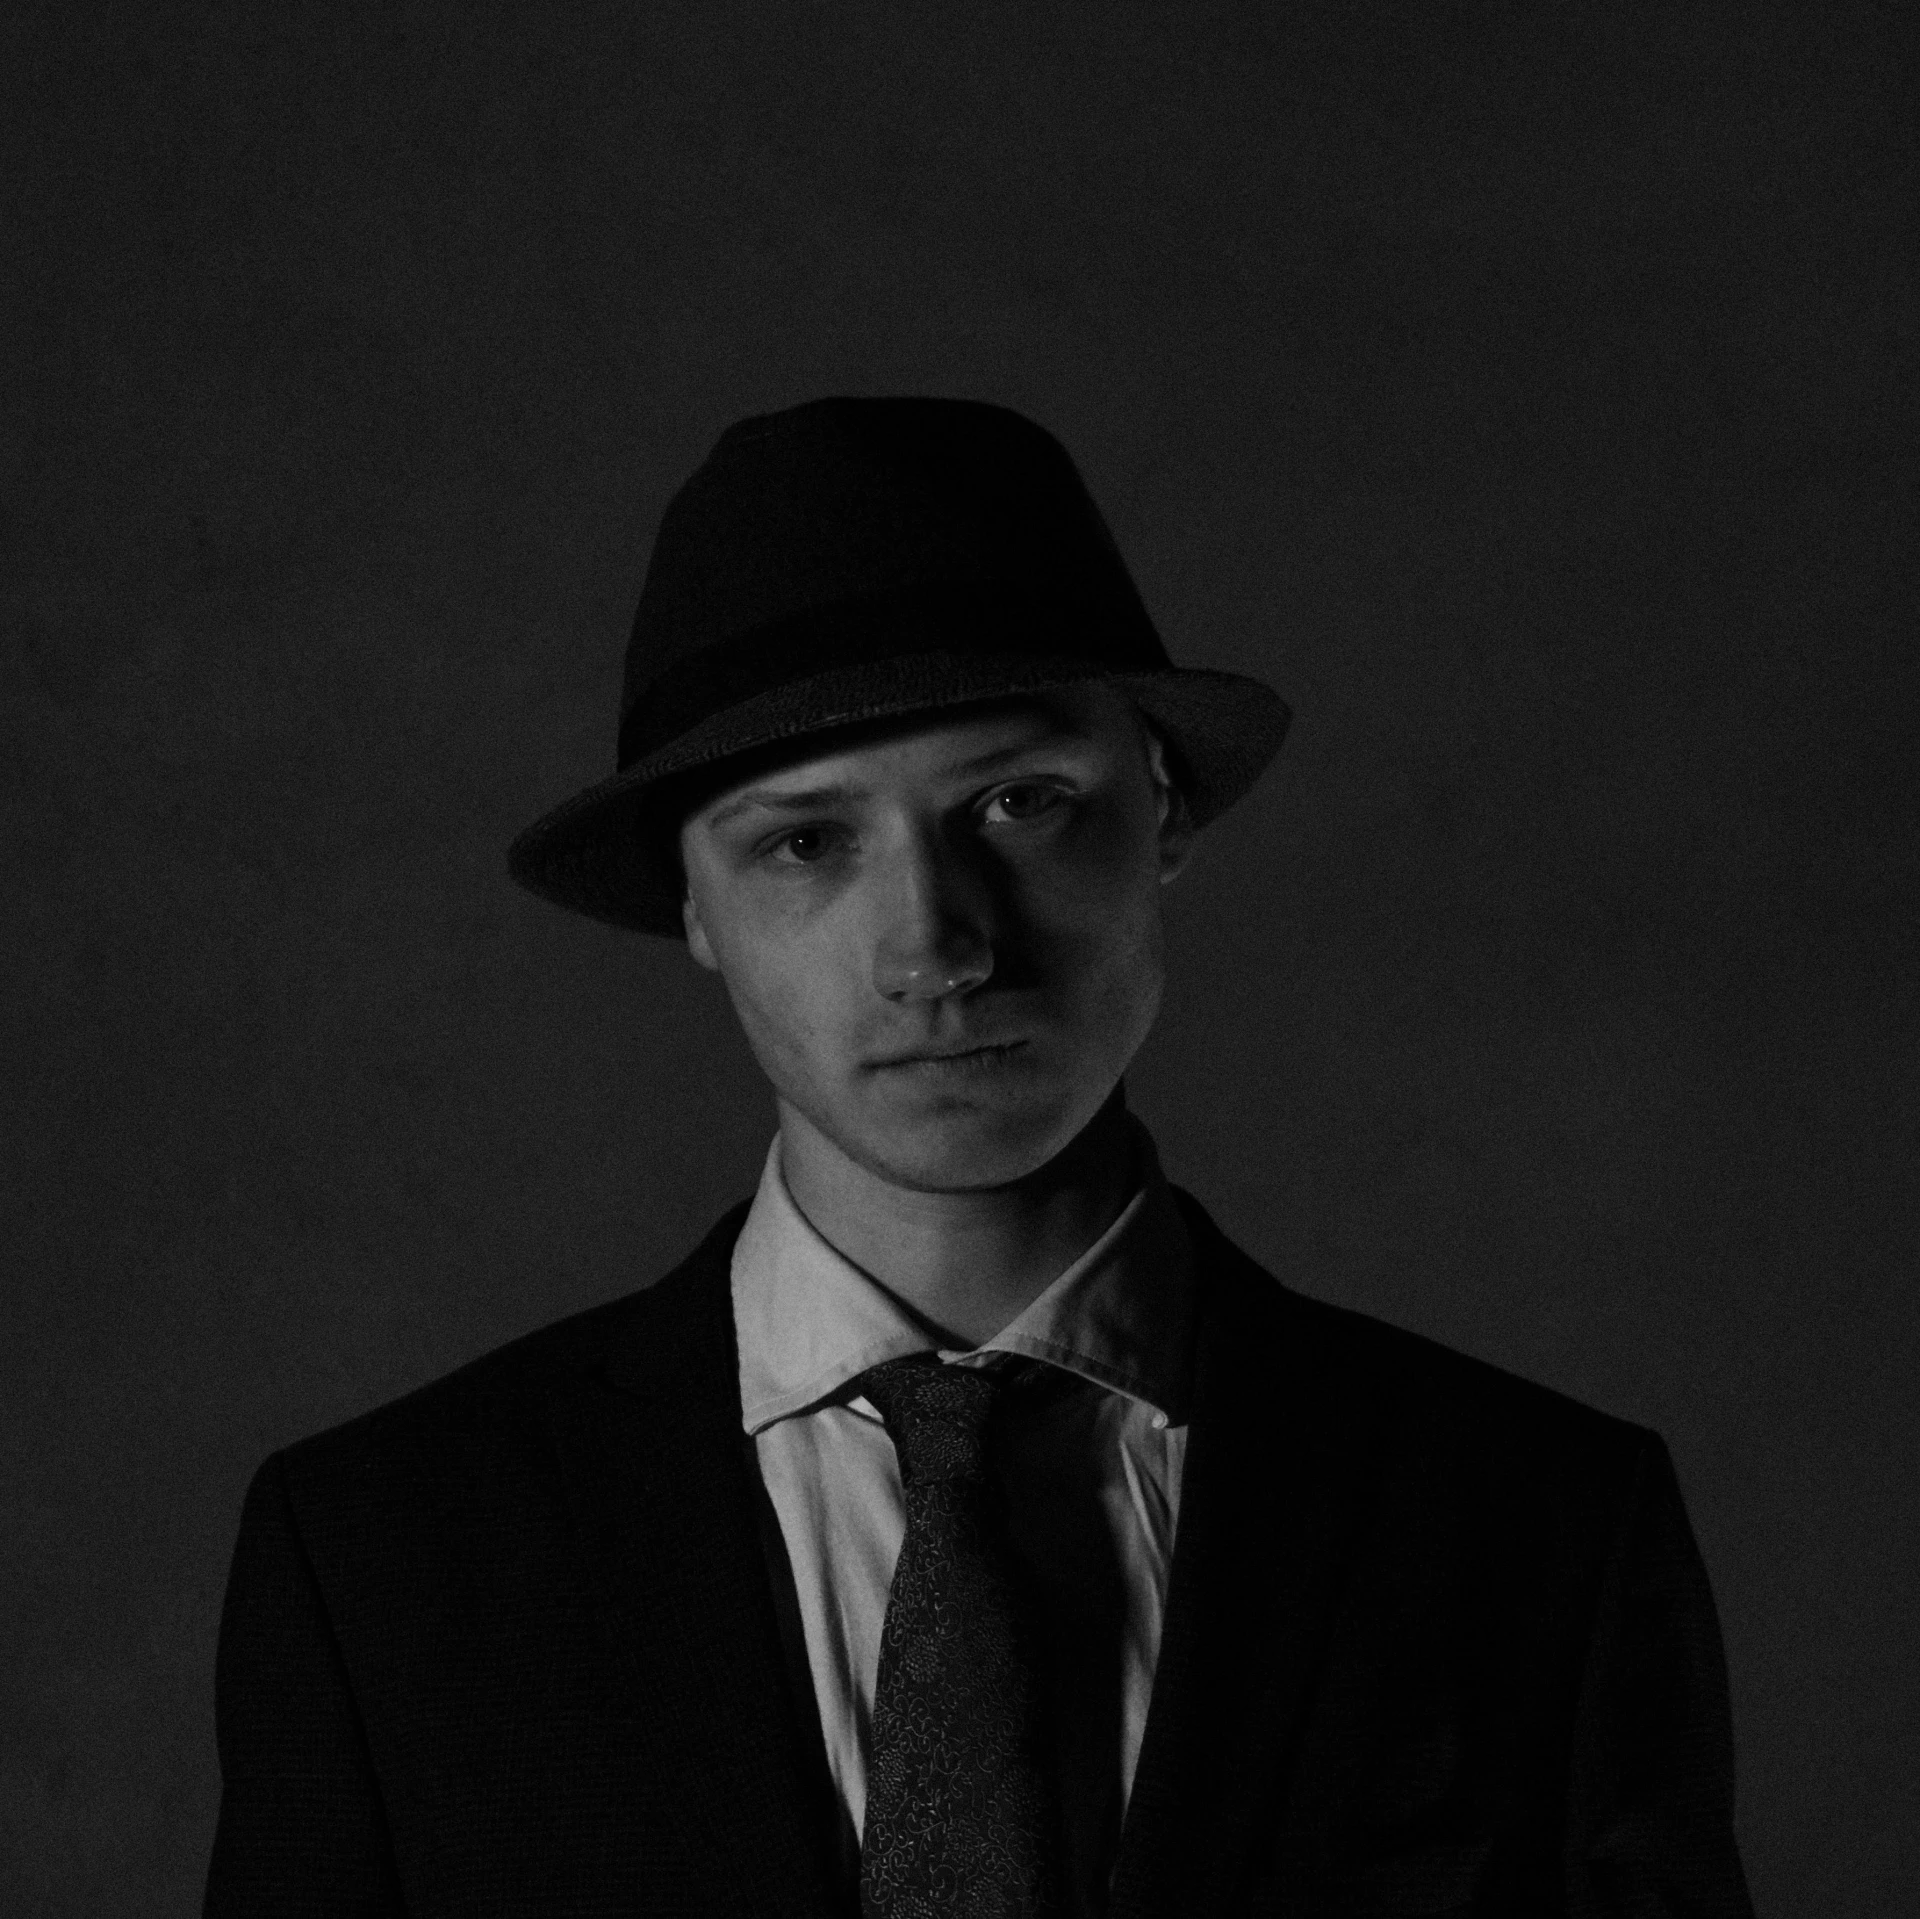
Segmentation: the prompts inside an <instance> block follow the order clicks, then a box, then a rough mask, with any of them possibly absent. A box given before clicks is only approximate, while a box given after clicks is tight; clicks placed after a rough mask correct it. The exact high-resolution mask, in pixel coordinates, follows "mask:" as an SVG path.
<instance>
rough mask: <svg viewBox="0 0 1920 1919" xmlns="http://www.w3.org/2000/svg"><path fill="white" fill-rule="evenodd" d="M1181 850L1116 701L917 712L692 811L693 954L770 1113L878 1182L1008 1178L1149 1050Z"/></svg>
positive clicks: (766, 771) (1056, 1143)
mask: <svg viewBox="0 0 1920 1919" xmlns="http://www.w3.org/2000/svg"><path fill="white" fill-rule="evenodd" d="M819 748H824V750H818V749H819ZM1191 841H1192V830H1191V828H1190V826H1189V825H1188V823H1187V817H1186V810H1185V807H1184V805H1183V804H1182V803H1181V800H1180V797H1179V795H1178V793H1177V791H1176V790H1175V789H1174V787H1173V785H1172V783H1171V781H1170V779H1169V777H1168V774H1167V768H1166V761H1165V756H1164V753H1163V750H1162V748H1161V746H1160V743H1159V741H1158V740H1157V738H1155V737H1154V735H1153V734H1152V733H1151V731H1150V730H1149V729H1148V728H1147V726H1146V725H1145V723H1144V722H1143V721H1142V720H1141V719H1140V717H1139V715H1138V713H1137V712H1136V710H1135V709H1134V707H1133V706H1132V705H1131V703H1130V702H1129V701H1127V700H1126V699H1125V698H1124V697H1123V696H1122V695H1121V694H1120V693H1118V692H1117V691H1115V690H1114V689H1113V688H1111V687H1108V686H1105V685H1103V684H1100V683H1097V682H1095V683H1090V684H1087V685H1082V686H1076V687H1070V688H1065V689H1061V690H1058V691H1055V692H1051V693H1046V694H1041V695H1033V696H1027V697H1022V698H1020V699H1015V700H1005V701H998V702H994V703H993V704H991V705H988V706H980V707H969V708H965V709H960V710H957V711H952V712H944V713H941V714H939V715H937V716H924V715H923V716H919V717H917V718H915V719H911V720H908V721H903V722H900V723H897V724H893V725H890V726H888V727H886V728H884V729H871V730H869V731H866V732H863V733H862V734H861V735H860V736H858V737H856V738H854V739H851V740H849V739H846V738H841V739H838V740H829V741H824V742H818V743H817V746H816V750H815V751H813V752H811V753H810V754H808V755H807V756H806V757H804V758H802V757H797V756H796V757H794V758H791V759H789V760H787V761H786V762H784V763H782V764H780V765H778V766H775V767H766V766H761V767H758V768H756V769H754V770H753V771H752V772H750V773H747V774H745V775H744V776H743V777H741V778H738V779H736V780H735V781H734V782H733V783H732V784H731V785H729V786H727V787H726V788H725V789H724V790H722V791H720V792H718V793H716V794H712V795H710V796H708V797H706V798H705V799H704V800H703V801H702V802H701V803H700V804H699V805H698V806H697V808H696V809H695V810H694V811H693V812H692V813H691V815H690V816H689V817H688V818H687V819H686V820H685V821H684V823H683V824H682V827H681V831H680V853H681V859H682V862H683V866H684V869H685V872H686V877H687V898H686V905H685V918H686V930H687V944H688V948H689V950H690V951H691V953H692V954H693V956H694V958H695V960H696V961H698V962H699V963H700V964H701V965H703V966H706V967H709V968H711V969H712V970H714V971H716V972H717V973H719V975H720V977H721V979H722V980H723V982H724V983H725V986H726V989H727V992H728V995H729V997H730V998H731V1000H732V1003H733V1006H734V1009H735V1011H736V1012H737V1014H738V1016H739V1018H740V1022H741V1025H742V1027H743V1029H744V1030H745V1033H746V1036H747V1040H748V1043H749V1044H750V1045H751V1046H752V1048H753V1051H754V1055H755V1057H756V1058H757V1059H758V1060H759V1062H760V1065H761V1068H762V1070H763V1071H764V1072H765V1073H766V1075H767V1077H768V1079H769V1080H770V1081H771V1082H772V1084H773V1087H774V1090H775V1092H776V1094H777V1095H778V1097H779V1099H780V1101H781V1102H782V1106H783V1111H784V1110H785V1109H791V1111H792V1112H794V1113H797V1114H798V1115H801V1116H802V1117H803V1118H804V1120H805V1121H806V1122H807V1123H808V1124H810V1125H811V1127H812V1128H813V1129H815V1130H816V1131H817V1132H818V1133H819V1134H821V1135H822V1136H823V1137H824V1138H825V1139H827V1140H829V1141H831V1142H832V1144H833V1145H834V1146H835V1147H836V1148H838V1150H839V1151H840V1152H842V1153H844V1154H846V1155H847V1156H848V1157H850V1158H851V1159H853V1160H854V1161H856V1162H857V1163H858V1164H860V1165H861V1166H863V1167H865V1168H867V1169H868V1170H869V1171H870V1172H872V1173H875V1174H877V1175H878V1176H880V1177H881V1178H883V1179H886V1180H888V1181H889V1182H890V1183H893V1184H897V1185H902V1186H907V1187H913V1188H918V1189H921V1190H929V1191H938V1190H956V1189H960V1188H979V1187H986V1186H1001V1185H1006V1184H1010V1183H1011V1182H1012V1181H1014V1180H1017V1179H1021V1178H1024V1177H1026V1176H1027V1175H1028V1174H1030V1173H1032V1172H1033V1171H1035V1170H1036V1169H1037V1168H1039V1167H1041V1166H1043V1165H1045V1164H1046V1163H1047V1162H1048V1161H1049V1160H1050V1159H1051V1158H1052V1157H1053V1156H1054V1155H1055V1154H1057V1153H1059V1152H1060V1151H1061V1150H1062V1149H1063V1148H1064V1147H1065V1146H1066V1145H1067V1144H1068V1143H1069V1142H1070V1141H1071V1140H1072V1139H1073V1138H1074V1137H1075V1135H1076V1134H1077V1133H1078V1132H1079V1131H1080V1130H1081V1128H1082V1127H1084V1126H1085V1125H1086V1124H1087V1123H1088V1121H1089V1120H1090V1119H1091V1118H1092V1117H1093V1115H1094V1114H1095V1113H1096V1112H1097V1111H1098V1110H1099V1109H1100V1107H1101V1106H1102V1104H1103V1103H1104V1102H1105V1100H1106V1099H1107V1097H1108V1095H1109V1094H1110V1093H1111V1092H1112V1090H1113V1087H1114V1086H1115V1084H1116V1083H1117V1082H1118V1080H1119V1078H1120V1075H1121V1073H1122V1072H1123V1071H1124V1070H1125V1068H1126V1065H1127V1062H1128V1061H1129V1060H1130V1059H1131V1058H1132V1057H1133V1055H1134V1053H1135V1052H1136V1051H1137V1050H1138V1048H1139V1045H1140V1043H1141V1041H1142V1040H1143V1039H1144V1038H1145V1037H1146V1034H1147V1031H1148V1029H1149V1027H1150V1026H1151V1025H1152V1023H1153V1017H1154V1014H1155V1012H1156V1011H1157V1009H1158V1006H1159V1000H1160V992H1161V985H1162V977H1163V957H1162V940H1161V922H1160V888H1161V886H1162V885H1163V884H1164V883H1165V882H1166V881H1167V880H1169V879H1171V878H1172V877H1173V876H1174V874H1175V873H1177V872H1178V871H1179V869H1180V866H1181V865H1182V864H1183V862H1184V860H1185V858H1186V855H1187V852H1188V850H1189V848H1190V845H1191Z"/></svg>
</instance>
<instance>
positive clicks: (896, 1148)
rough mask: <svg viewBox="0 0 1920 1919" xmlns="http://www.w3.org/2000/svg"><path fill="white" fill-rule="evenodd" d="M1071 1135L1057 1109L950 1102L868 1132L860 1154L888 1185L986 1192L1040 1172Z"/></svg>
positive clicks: (1068, 1126)
mask: <svg viewBox="0 0 1920 1919" xmlns="http://www.w3.org/2000/svg"><path fill="white" fill-rule="evenodd" d="M889 1117H890V1118H891V1117H892V1116H889ZM1072 1132H1073V1129H1072V1127H1071V1125H1070V1124H1063V1123H1062V1120H1061V1117H1060V1115H1059V1114H1058V1113H1057V1112H1046V1113H1041V1112H1034V1111H1025V1112H1022V1111H1004V1110H1003V1111H995V1110H991V1109H987V1108H983V1107H981V1106H979V1105H969V1104H961V1103H960V1102H957V1101H956V1102H952V1103H950V1104H949V1103H943V1104H942V1105H941V1107H940V1108H939V1109H938V1110H936V1111H932V1112H923V1113H920V1114H916V1115H914V1116H912V1117H910V1118H909V1117H905V1116H902V1117H901V1118H900V1119H899V1121H898V1123H892V1124H883V1125H879V1126H876V1127H873V1128H872V1129H870V1130H868V1131H867V1137H866V1139H865V1140H864V1142H863V1145H864V1147H865V1150H864V1151H863V1152H862V1154H861V1157H862V1158H863V1159H864V1160H865V1161H866V1162H867V1165H868V1166H869V1168H870V1169H871V1170H872V1171H873V1172H875V1173H876V1174H878V1175H879V1177H880V1178H882V1179H884V1180H886V1181H887V1182H888V1183H889V1184H890V1185H894V1186H904V1187H908V1188H910V1189H912V1190H913V1191H916V1192H924V1193H960V1192H984V1191H989V1190H991V1189H993V1188H995V1187H1001V1186H1011V1185H1014V1184H1015V1183H1016V1182H1017V1181H1019V1180H1023V1179H1026V1178H1028V1177H1029V1176H1030V1175H1031V1174H1033V1173H1036V1172H1038V1171H1039V1170H1040V1168H1041V1167H1043V1166H1045V1165H1046V1164H1047V1162H1048V1161H1049V1160H1051V1159H1052V1158H1053V1156H1054V1155H1055V1154H1056V1153H1057V1152H1059V1151H1060V1149H1061V1148H1062V1147H1063V1146H1064V1145H1065V1144H1066V1143H1067V1141H1068V1140H1069V1139H1070V1138H1071V1137H1072Z"/></svg>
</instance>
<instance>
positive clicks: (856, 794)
mask: <svg viewBox="0 0 1920 1919" xmlns="http://www.w3.org/2000/svg"><path fill="white" fill-rule="evenodd" d="M866 797H867V795H866V793H865V791H864V790H863V789H862V788H860V787H857V786H809V787H807V788H805V789H804V790H803V791H799V792H793V793H779V792H768V791H767V790H766V789H765V788H763V787H758V786H750V787H748V788H747V790H746V791H745V792H744V793H736V794H735V795H734V796H733V798H732V799H730V800H729V801H728V802H727V803H726V805H725V806H723V807H721V808H720V810H719V811H718V812H717V813H714V814H712V815H711V816H710V817H709V818H708V820H707V824H708V825H709V826H722V825H724V824H725V823H726V822H727V821H728V820H730V819H732V818H733V817H734V815H735V814H736V813H744V812H746V811H747V809H748V808H749V807H754V806H759V807H764V808H765V809H766V810H767V811H768V812H772V813H804V812H805V811H806V810H807V809H808V808H809V807H814V806H844V805H845V804H846V803H847V801H849V800H863V799H865V798H866Z"/></svg>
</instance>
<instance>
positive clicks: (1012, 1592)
mask: <svg viewBox="0 0 1920 1919" xmlns="http://www.w3.org/2000/svg"><path fill="white" fill-rule="evenodd" d="M859 1385H860V1389H861V1391H863V1392H864V1393H865V1394H866V1396H867V1397H868V1398H869V1399H870V1400H872V1401H873V1403H874V1404H875V1405H876V1406H877V1407H879V1409H880V1412H881V1415H882V1417H883V1418H884V1419H885V1420H886V1422H887V1430H888V1431H889V1432H890V1433H891V1434H892V1436H893V1443H894V1449H895V1450H896V1452H898V1454H899V1456H900V1480H901V1485H902V1488H903V1490H904V1492H905V1495H906V1507H907V1531H906V1537H905V1538H904V1539H903V1540H902V1542H901V1546H900V1558H899V1561H898V1563H897V1564H896V1566H895V1568H894V1574H893V1587H892V1590H891V1591H890V1592H889V1594H888V1596H887V1617H886V1623H885V1625H884V1626H883V1628H882V1629H881V1637H880V1676H879V1681H878V1684H877V1685H876V1687H875V1691H874V1701H873V1736H872V1745H871V1752H870V1756H869V1759H868V1767H867V1816H866V1829H865V1831H864V1833H863V1835H862V1838H861V1847H860V1910H861V1913H862V1915H863V1919H935V1915H939V1919H947V1916H948V1915H966V1919H1054V1915H1057V1914H1058V1913H1059V1912H1060V1911H1061V1909H1062V1895H1061V1889H1060V1886H1061V1881H1060V1870H1059V1864H1058V1860H1057V1856H1056V1855H1057V1852H1058V1816H1059V1815H1058V1811H1057V1802H1056V1798H1055V1790H1054V1780H1053V1777H1052V1774H1051V1772H1050V1770H1049V1765H1048V1748H1047V1738H1046V1732H1045V1720H1044V1708H1043V1687H1042V1683H1041V1677H1040V1662H1039V1657H1038V1628H1037V1622H1036V1620H1035V1618H1034V1615H1033V1611H1032V1605H1031V1601H1030V1599H1029V1596H1028V1594H1027V1592H1026V1589H1025V1585H1024V1582H1023V1578H1022V1573H1021V1568H1020V1567H1019V1565H1018V1564H1017V1562H1016V1561H1015V1560H1014V1558H1013V1555H1012V1552H1011V1550H1010V1549H1009V1547H1008V1545H1007V1541H1006V1537H1005V1523H1004V1519H1003V1517H1002V1514H1001V1512H1000V1496H999V1488H998V1487H997V1486H996V1485H995V1484H994V1483H993V1481H992V1479H991V1478H990V1477H989V1475H988V1471H987V1462H986V1435H987V1422H988V1419H989V1416H990V1415H991V1413H992V1411H993V1406H994V1402H995V1400H996V1399H997V1398H998V1397H999V1394H1000V1391H1001V1386H1000V1382H999V1381H998V1380H997V1379H996V1378H995V1377H994V1375H993V1373H992V1372H991V1371H987V1370H982V1369H978V1368H975V1367H971V1366H947V1365H943V1364H941V1362H940V1361H939V1360H937V1359H934V1358H933V1357H932V1356H931V1355H922V1356H920V1357H918V1358H914V1359H899V1360H894V1361H892V1362H890V1363H889V1364H887V1365H885V1366H876V1367H875V1368H874V1369H873V1370H872V1371H871V1372H869V1373H866V1374H864V1375H863V1376H862V1378H861V1379H860V1381H859Z"/></svg>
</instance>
